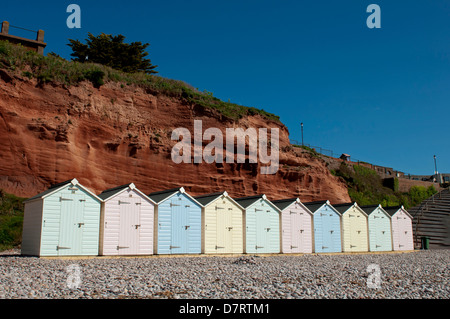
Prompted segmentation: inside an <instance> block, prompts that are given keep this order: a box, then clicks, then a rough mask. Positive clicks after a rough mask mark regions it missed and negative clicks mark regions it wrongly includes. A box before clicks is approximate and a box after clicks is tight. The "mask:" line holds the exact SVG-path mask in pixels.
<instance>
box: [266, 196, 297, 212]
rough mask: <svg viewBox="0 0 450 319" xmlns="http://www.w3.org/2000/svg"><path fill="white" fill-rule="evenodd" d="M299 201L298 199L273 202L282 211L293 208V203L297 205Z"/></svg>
mask: <svg viewBox="0 0 450 319" xmlns="http://www.w3.org/2000/svg"><path fill="white" fill-rule="evenodd" d="M297 201H299V200H298V198H288V199H277V200H273V201H272V204H274V205H275V206H277V207H278V208H279V209H280V210H283V209H285V208H287V207H289V206H291V205H292V203H295V202H297Z"/></svg>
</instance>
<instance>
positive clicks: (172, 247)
mask: <svg viewBox="0 0 450 319" xmlns="http://www.w3.org/2000/svg"><path fill="white" fill-rule="evenodd" d="M175 248H181V247H179V246H170V249H175Z"/></svg>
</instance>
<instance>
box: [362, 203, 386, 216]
mask: <svg viewBox="0 0 450 319" xmlns="http://www.w3.org/2000/svg"><path fill="white" fill-rule="evenodd" d="M360 208H361V209H362V210H363V211H365V212H366V214H367V215H370V214H371V213H372V212H374V211H375V210H376V209H377V208H382V207H381V205H365V206H360Z"/></svg>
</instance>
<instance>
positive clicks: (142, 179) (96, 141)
mask: <svg viewBox="0 0 450 319" xmlns="http://www.w3.org/2000/svg"><path fill="white" fill-rule="evenodd" d="M2 72H3V73H2V76H1V77H0V188H1V189H4V190H5V191H6V192H9V193H13V194H15V195H17V196H23V197H30V196H33V195H35V194H37V193H39V192H41V191H43V190H45V189H46V188H47V187H48V186H50V185H51V184H54V183H58V182H61V181H65V180H69V179H72V178H77V179H78V180H79V181H80V182H81V183H82V184H83V185H85V186H87V187H88V188H90V189H91V190H92V191H94V192H95V193H97V194H98V193H100V192H102V191H103V190H105V189H107V188H111V187H115V186H118V185H122V184H127V183H131V182H133V183H135V184H136V186H137V187H138V188H139V189H141V190H142V191H143V192H145V193H150V192H154V191H159V190H163V189H167V188H174V187H181V186H183V187H185V188H186V190H187V191H188V192H189V193H191V194H192V195H199V194H206V193H212V192H218V191H224V190H226V191H227V192H228V193H229V194H230V195H231V196H234V197H240V196H250V195H256V194H263V193H264V194H267V196H268V198H269V199H272V200H275V199H282V198H291V197H297V196H298V197H300V199H301V200H302V201H312V200H325V199H328V200H330V201H331V202H332V203H340V202H348V201H349V200H350V198H349V196H348V192H347V188H346V186H345V184H344V183H342V182H341V181H340V180H339V179H337V178H335V177H334V176H332V175H331V174H330V173H329V170H328V169H327V167H326V164H325V163H324V162H323V160H321V159H318V158H315V157H312V156H311V155H309V153H307V152H302V151H301V150H299V149H292V148H291V147H290V144H289V132H288V130H287V128H286V127H285V126H283V125H282V124H280V123H277V122H273V121H269V120H266V119H264V118H262V117H260V116H251V117H247V118H244V119H241V120H240V121H238V122H234V121H231V120H229V119H227V118H225V117H223V116H221V115H220V114H219V113H217V112H216V111H215V110H211V109H205V108H203V107H200V106H193V105H188V104H186V103H184V102H183V101H180V100H177V99H174V98H170V97H167V96H162V95H159V96H154V95H151V94H149V93H147V92H145V91H144V90H143V89H141V88H138V87H134V86H127V85H125V86H124V87H123V85H120V84H117V83H107V84H105V85H104V86H102V87H101V88H100V89H96V88H94V87H93V86H92V85H91V84H90V83H88V82H83V83H81V84H80V85H78V86H72V87H65V86H62V85H55V84H45V85H43V86H42V85H37V83H36V81H34V80H29V79H26V78H18V77H16V76H13V75H9V74H7V73H6V72H5V71H2ZM194 120H202V122H203V130H205V129H207V128H210V127H215V128H219V129H221V130H222V132H223V135H224V136H226V132H225V129H226V128H237V127H241V128H243V129H246V128H248V127H253V128H257V129H258V128H279V129H280V149H281V151H280V166H279V170H278V172H277V173H276V174H274V175H262V174H261V173H260V164H237V163H232V164H227V163H224V164H217V163H214V164H207V163H205V162H203V163H201V164H184V163H183V164H175V163H174V162H173V161H172V159H171V152H172V148H173V146H174V145H175V144H176V143H177V142H176V141H172V140H171V135H172V131H173V130H174V129H176V128H179V127H183V128H187V129H189V130H190V132H194ZM192 134H193V133H192ZM208 143H209V141H204V146H205V145H207V144H208ZM224 144H225V143H224Z"/></svg>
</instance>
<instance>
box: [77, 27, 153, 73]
mask: <svg viewBox="0 0 450 319" xmlns="http://www.w3.org/2000/svg"><path fill="white" fill-rule="evenodd" d="M124 40H125V36H123V35H121V34H119V35H117V36H112V35H110V34H104V33H102V34H100V35H98V36H94V35H92V33H88V38H87V39H86V43H82V42H80V41H79V40H72V39H69V41H70V43H69V44H68V46H70V47H71V48H72V51H73V53H72V54H71V56H72V57H74V58H73V59H72V60H74V61H77V62H82V63H84V62H93V63H98V64H102V65H106V66H109V67H111V68H113V69H116V70H120V71H123V72H127V73H135V72H144V73H147V74H155V73H158V72H157V71H155V70H154V69H155V68H156V67H157V66H156V65H152V63H151V61H150V59H146V57H147V56H148V53H147V52H145V49H146V48H147V47H148V46H149V44H148V43H145V44H142V42H132V43H130V44H128V43H124Z"/></svg>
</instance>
